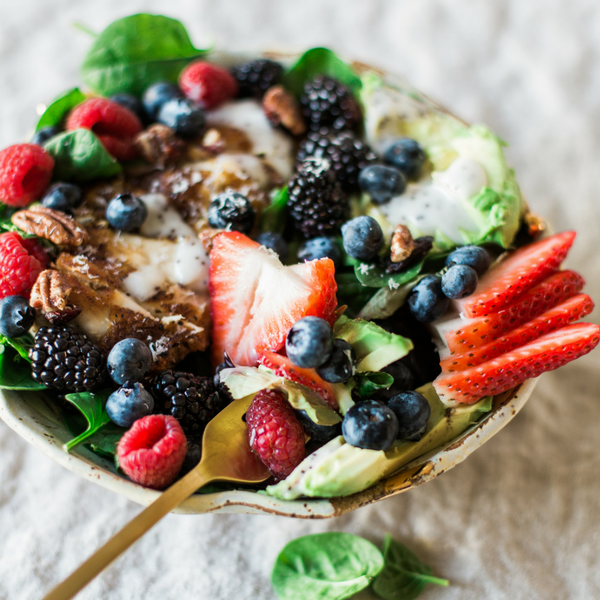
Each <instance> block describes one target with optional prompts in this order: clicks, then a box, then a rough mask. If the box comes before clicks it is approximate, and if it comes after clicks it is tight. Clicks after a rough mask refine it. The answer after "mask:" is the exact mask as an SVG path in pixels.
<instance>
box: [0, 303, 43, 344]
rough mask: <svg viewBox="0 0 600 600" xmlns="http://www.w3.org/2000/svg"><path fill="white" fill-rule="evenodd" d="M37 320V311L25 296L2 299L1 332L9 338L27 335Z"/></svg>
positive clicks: (0, 311) (0, 308)
mask: <svg viewBox="0 0 600 600" xmlns="http://www.w3.org/2000/svg"><path fill="white" fill-rule="evenodd" d="M34 320H35V312H34V310H33V308H31V306H29V302H27V299H26V298H23V296H6V297H5V298H2V300H0V334H2V335H3V336H4V337H7V338H17V337H21V336H22V335H25V334H26V333H27V332H28V331H29V328H30V327H31V326H32V325H33V321H34Z"/></svg>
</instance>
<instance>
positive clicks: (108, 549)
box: [42, 462, 213, 600]
mask: <svg viewBox="0 0 600 600" xmlns="http://www.w3.org/2000/svg"><path fill="white" fill-rule="evenodd" d="M212 479H213V477H211V475H210V474H209V473H208V471H207V470H206V469H205V468H204V465H203V464H202V462H201V463H200V464H199V465H198V466H196V468H195V469H193V470H192V471H190V472H189V473H188V474H187V475H186V476H185V477H183V478H182V479H180V480H179V481H178V482H177V483H175V484H173V485H172V486H171V487H170V488H168V489H167V490H166V491H165V492H163V493H162V494H161V495H160V497H159V498H158V499H157V500H155V501H154V502H153V503H152V504H150V505H149V506H147V507H146V508H145V509H144V510H143V511H142V512H141V513H140V514H139V515H137V516H136V517H134V518H133V519H132V520H131V521H129V523H127V525H125V527H123V529H121V531H119V532H118V533H116V534H115V535H113V536H112V537H111V538H110V539H109V540H108V541H107V542H106V543H105V544H104V545H103V546H101V547H100V548H98V550H96V552H94V554H92V556H90V557H89V558H88V559H87V560H86V561H85V562H84V563H83V564H82V565H81V566H79V567H78V568H77V569H76V570H75V571H73V573H71V575H69V576H68V577H67V578H66V579H65V580H64V581H63V582H62V583H59V584H58V585H57V586H56V587H55V588H54V589H52V590H51V591H50V592H49V593H48V594H46V595H45V596H44V598H43V599H42V600H69V599H70V598H73V596H75V595H76V594H77V593H78V592H80V591H81V590H82V589H83V588H84V587H85V586H86V585H87V584H88V583H90V581H92V579H94V578H95V577H96V576H97V575H99V574H100V573H101V572H102V571H104V569H106V567H108V565H110V563H112V562H113V561H114V560H115V559H116V558H117V557H119V556H120V555H121V554H122V553H123V552H125V550H127V548H129V547H130V546H131V545H132V544H134V543H135V542H136V541H137V540H139V539H140V538H141V537H142V536H143V535H144V534H145V533H146V532H147V531H149V530H150V529H151V528H152V527H154V525H156V524H157V523H158V522H159V521H160V520H161V519H162V518H163V517H164V516H165V515H167V514H168V513H169V512H170V511H171V510H173V509H174V508H175V507H176V506H178V505H179V504H181V502H183V501H184V500H185V499H186V498H187V497H189V496H191V495H192V494H193V493H194V492H195V491H196V490H197V489H199V488H200V487H202V486H203V485H205V484H206V483H208V482H209V481H211V480H212Z"/></svg>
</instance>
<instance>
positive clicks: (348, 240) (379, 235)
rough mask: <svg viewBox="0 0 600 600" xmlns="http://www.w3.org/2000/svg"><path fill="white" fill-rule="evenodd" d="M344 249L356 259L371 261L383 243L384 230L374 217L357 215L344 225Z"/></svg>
mask: <svg viewBox="0 0 600 600" xmlns="http://www.w3.org/2000/svg"><path fill="white" fill-rule="evenodd" d="M342 236H343V242H344V250H346V252H347V254H348V256H351V257H352V258H355V259H356V260H362V261H370V260H373V259H374V258H375V257H376V256H377V252H378V251H379V249H380V248H381V246H382V244H383V231H381V227H380V226H379V223H378V222H377V221H376V220H375V219H374V218H373V217H356V219H352V220H351V221H348V222H347V223H344V225H342Z"/></svg>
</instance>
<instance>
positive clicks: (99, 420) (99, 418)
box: [65, 390, 111, 452]
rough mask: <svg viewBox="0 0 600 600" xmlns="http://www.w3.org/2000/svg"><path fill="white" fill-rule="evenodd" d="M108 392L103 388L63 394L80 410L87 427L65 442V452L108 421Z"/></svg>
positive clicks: (86, 438) (87, 437) (109, 392)
mask: <svg viewBox="0 0 600 600" xmlns="http://www.w3.org/2000/svg"><path fill="white" fill-rule="evenodd" d="M110 394H111V391H110V390H103V391H100V392H80V393H77V394H67V395H66V396H65V399H66V400H68V401H69V402H70V403H71V404H73V406H75V407H76V408H77V409H78V410H79V411H80V412H81V414H82V415H83V416H84V417H85V420H86V421H87V423H88V427H87V429H86V430H85V431H84V432H83V433H81V434H80V435H78V436H77V437H75V438H73V439H72V440H71V441H69V442H67V443H66V444H65V450H66V451H67V452H70V451H71V450H72V449H73V448H74V447H75V446H77V445H78V444H81V442H84V441H86V440H88V439H89V438H90V437H91V436H92V435H93V434H94V433H96V432H98V431H99V430H100V429H101V428H102V427H104V425H106V424H107V423H109V422H110V418H109V416H108V414H107V412H106V401H107V400H108V397H109V396H110Z"/></svg>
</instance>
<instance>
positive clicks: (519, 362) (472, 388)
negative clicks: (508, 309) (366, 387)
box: [433, 323, 600, 404]
mask: <svg viewBox="0 0 600 600" xmlns="http://www.w3.org/2000/svg"><path fill="white" fill-rule="evenodd" d="M599 341H600V325H594V324H593V323H576V324H573V325H567V326H566V327H563V328H562V329H558V330H557V331H553V332H552V333H548V334H547V335H544V336H542V337H541V338H538V339H537V340H535V341H533V342H531V343H529V344H527V345H525V346H521V347H520V348H517V349H515V350H512V351H511V352H507V353H505V354H502V355H501V356H499V357H498V358H494V359H493V360H489V361H487V362H485V363H483V364H481V365H478V366H476V367H471V368H470V369H466V370H465V371H458V372H456V373H448V374H441V375H439V376H438V377H437V379H435V381H434V382H433V386H434V387H435V389H436V391H437V393H438V395H439V397H440V399H441V400H442V401H443V402H445V403H452V402H458V403H460V404H473V403H474V402H476V401H477V400H479V399H480V398H483V397H485V396H495V395H496V394H501V393H502V392H506V391H507V390H510V389H512V388H513V387H515V386H517V385H519V384H520V383H523V382H524V381H525V380H526V379H531V378H532V377H538V376H539V375H541V374H542V373H544V372H546V371H552V370H553V369H558V368H559V367H562V366H563V365H565V364H567V363H568V362H571V361H572V360H575V359H577V358H579V357H580V356H583V355H584V354H587V353H588V352H590V351H591V350H593V349H594V348H595V347H596V346H597V345H598V342H599Z"/></svg>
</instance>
